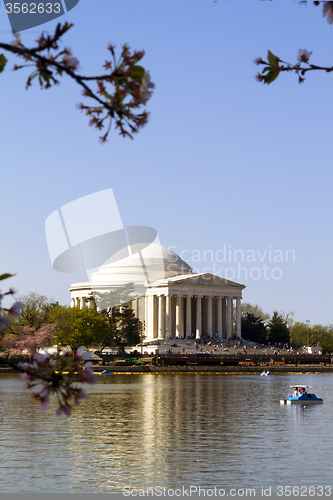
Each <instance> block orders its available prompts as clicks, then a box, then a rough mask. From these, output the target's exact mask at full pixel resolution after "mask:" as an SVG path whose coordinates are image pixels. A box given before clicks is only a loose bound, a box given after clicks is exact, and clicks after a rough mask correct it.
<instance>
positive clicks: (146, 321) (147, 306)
mask: <svg viewBox="0 0 333 500" xmlns="http://www.w3.org/2000/svg"><path fill="white" fill-rule="evenodd" d="M148 310H149V303H148V295H145V336H146V340H148V323H149V315H148Z"/></svg>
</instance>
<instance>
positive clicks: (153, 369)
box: [93, 365, 333, 375]
mask: <svg viewBox="0 0 333 500" xmlns="http://www.w3.org/2000/svg"><path fill="white" fill-rule="evenodd" d="M105 369H106V370H109V371H111V372H112V373H114V374H118V373H119V374H121V373H132V374H135V373H156V374H158V373H161V374H163V373H164V374H165V373H169V374H174V373H207V374H208V373H211V374H213V373H221V374H226V375H227V374H236V373H237V374H238V373H239V374H242V373H243V374H260V373H262V372H263V370H267V367H266V366H264V367H263V366H187V367H185V366H169V367H162V366H107V367H101V366H93V370H94V372H95V373H98V372H101V371H103V370H105ZM269 370H270V372H271V373H272V374H279V373H281V374H282V373H333V365H327V366H322V365H320V366H318V365H311V366H309V365H305V366H304V365H302V366H295V365H284V366H276V367H270V368H269Z"/></svg>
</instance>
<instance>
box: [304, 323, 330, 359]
mask: <svg viewBox="0 0 333 500" xmlns="http://www.w3.org/2000/svg"><path fill="white" fill-rule="evenodd" d="M318 343H319V345H320V347H321V348H322V352H323V354H326V353H329V352H333V327H332V325H331V326H323V325H313V326H312V327H311V329H310V345H316V344H318Z"/></svg>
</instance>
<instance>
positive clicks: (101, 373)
mask: <svg viewBox="0 0 333 500" xmlns="http://www.w3.org/2000/svg"><path fill="white" fill-rule="evenodd" d="M100 375H113V372H109V371H107V370H103V371H102V372H100Z"/></svg>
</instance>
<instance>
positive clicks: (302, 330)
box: [290, 321, 309, 345]
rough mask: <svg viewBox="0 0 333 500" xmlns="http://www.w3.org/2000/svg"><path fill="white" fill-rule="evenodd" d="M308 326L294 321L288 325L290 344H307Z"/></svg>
mask: <svg viewBox="0 0 333 500" xmlns="http://www.w3.org/2000/svg"><path fill="white" fill-rule="evenodd" d="M308 330H309V326H308V325H307V324H306V323H302V322H300V321H296V323H294V324H293V325H291V327H290V343H291V344H292V345H307V343H308Z"/></svg>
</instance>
